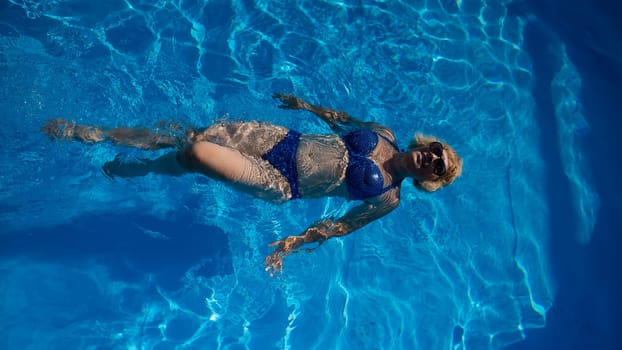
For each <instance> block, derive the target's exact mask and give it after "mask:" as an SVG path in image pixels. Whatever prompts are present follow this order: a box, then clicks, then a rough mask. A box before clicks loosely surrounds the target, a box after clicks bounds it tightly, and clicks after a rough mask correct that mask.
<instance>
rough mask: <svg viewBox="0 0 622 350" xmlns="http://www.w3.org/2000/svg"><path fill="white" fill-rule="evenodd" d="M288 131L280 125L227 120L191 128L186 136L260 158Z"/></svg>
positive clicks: (191, 139) (196, 140)
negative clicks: (199, 128)
mask: <svg viewBox="0 0 622 350" xmlns="http://www.w3.org/2000/svg"><path fill="white" fill-rule="evenodd" d="M288 131H289V130H288V129H287V128H284V127H282V126H278V125H272V124H269V123H260V122H257V121H250V122H228V123H219V124H214V125H211V126H210V127H208V128H206V129H202V130H193V131H192V132H191V133H190V134H189V135H188V137H189V139H190V141H192V142H194V143H196V142H201V141H208V142H211V143H215V144H218V145H221V146H225V147H228V148H233V149H236V150H238V151H240V152H241V153H242V154H245V155H247V156H251V157H259V158H260V157H261V156H263V155H264V154H266V153H268V152H269V151H270V150H271V149H272V148H273V147H274V145H276V144H277V143H279V142H280V141H281V140H282V139H283V138H284V137H285V135H287V132H288Z"/></svg>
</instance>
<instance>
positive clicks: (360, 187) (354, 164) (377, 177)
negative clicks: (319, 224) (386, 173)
mask: <svg viewBox="0 0 622 350" xmlns="http://www.w3.org/2000/svg"><path fill="white" fill-rule="evenodd" d="M378 136H380V137H382V138H383V139H385V140H386V141H387V142H389V143H390V144H391V146H393V148H395V149H396V150H398V151H399V149H398V148H397V145H396V144H395V143H394V142H393V141H391V140H389V139H388V138H386V137H385V136H383V135H378V134H377V133H375V132H373V131H371V130H369V129H359V130H355V131H352V132H350V133H349V134H347V135H346V136H344V137H343V141H344V142H345V144H346V148H347V149H348V155H349V161H348V167H347V168H346V184H347V186H348V192H350V196H351V197H352V199H367V198H370V197H375V196H378V195H381V194H383V193H385V192H387V191H389V190H391V189H393V188H395V187H397V186H398V185H399V183H393V184H390V185H389V186H387V187H382V186H383V185H384V178H383V177H382V172H381V171H380V169H378V166H376V164H375V163H374V162H373V161H372V160H371V159H369V158H367V156H368V155H369V154H370V153H371V152H372V151H373V150H374V148H376V145H377V144H378Z"/></svg>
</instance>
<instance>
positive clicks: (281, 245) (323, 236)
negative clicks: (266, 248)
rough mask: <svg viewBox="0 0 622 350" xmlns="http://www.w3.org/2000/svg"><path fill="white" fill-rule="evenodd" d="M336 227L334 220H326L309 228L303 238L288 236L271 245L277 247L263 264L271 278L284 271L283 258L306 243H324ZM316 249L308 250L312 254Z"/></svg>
mask: <svg viewBox="0 0 622 350" xmlns="http://www.w3.org/2000/svg"><path fill="white" fill-rule="evenodd" d="M333 225H334V222H333V220H331V219H329V220H325V221H321V222H318V223H317V224H315V225H314V226H311V227H309V228H308V229H306V230H305V232H304V233H303V234H302V235H301V236H288V237H285V238H283V239H281V240H278V241H276V242H272V243H270V247H277V248H276V249H275V250H274V252H273V253H272V254H270V255H268V256H267V257H266V258H265V259H264V261H263V263H264V264H265V265H266V271H268V272H270V276H274V274H275V273H277V272H281V271H282V270H283V258H285V256H286V255H289V254H291V253H296V252H297V251H295V249H296V248H298V247H300V246H302V245H303V244H306V243H313V242H318V243H319V244H322V243H324V241H326V240H327V239H328V238H330V235H329V234H328V232H329V230H330V228H331V227H332V226H333ZM313 249H315V248H311V249H307V252H311V251H312V250H313Z"/></svg>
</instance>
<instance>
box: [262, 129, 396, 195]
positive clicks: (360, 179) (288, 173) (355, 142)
mask: <svg viewBox="0 0 622 350" xmlns="http://www.w3.org/2000/svg"><path fill="white" fill-rule="evenodd" d="M300 136H301V134H300V133H299V132H297V131H294V130H289V131H288V132H287V135H285V137H284V138H283V139H282V140H281V141H280V142H279V143H277V144H276V145H275V146H274V147H273V148H272V149H271V150H270V151H269V152H268V153H266V154H264V155H263V156H261V159H264V160H267V161H268V162H269V163H270V164H271V165H272V166H273V167H275V168H276V169H277V170H278V171H279V172H280V173H281V174H282V175H283V176H284V177H285V178H286V179H287V182H288V183H289V186H290V188H291V191H292V197H291V198H290V199H295V198H300V192H299V191H298V169H297V160H296V151H297V149H298V143H299V142H300ZM378 136H380V137H382V138H383V139H385V140H386V141H387V142H388V143H390V144H391V146H393V148H395V149H396V150H398V151H399V149H398V147H397V145H396V144H395V143H394V142H393V141H391V140H389V139H388V138H387V137H385V136H383V135H379V134H377V133H375V132H373V131H371V130H368V129H359V130H355V131H352V132H350V133H349V134H347V135H345V136H344V137H343V141H344V143H345V145H346V149H347V150H348V156H349V160H348V166H347V168H346V184H347V187H348V192H349V193H350V196H351V197H352V199H367V198H370V197H375V196H378V195H381V194H383V193H385V192H387V191H389V190H391V189H393V188H395V187H397V186H398V185H399V183H394V184H391V185H389V186H387V187H382V186H383V185H384V178H383V177H382V172H381V171H380V169H379V168H378V166H376V164H375V163H374V162H373V161H372V160H371V159H369V158H367V156H368V155H369V154H370V153H371V152H372V151H373V150H374V148H376V145H377V144H378Z"/></svg>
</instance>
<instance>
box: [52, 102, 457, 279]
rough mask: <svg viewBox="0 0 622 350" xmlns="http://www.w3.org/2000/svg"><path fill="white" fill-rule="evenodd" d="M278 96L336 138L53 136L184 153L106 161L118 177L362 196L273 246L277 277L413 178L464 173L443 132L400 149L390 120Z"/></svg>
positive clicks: (219, 133) (260, 131)
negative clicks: (301, 252) (311, 246)
mask: <svg viewBox="0 0 622 350" xmlns="http://www.w3.org/2000/svg"><path fill="white" fill-rule="evenodd" d="M273 97H274V98H276V99H278V100H280V101H281V103H282V104H281V105H280V106H279V107H280V108H284V109H303V110H307V111H310V112H313V113H314V114H315V115H317V116H318V117H320V118H321V119H322V120H324V121H325V122H326V123H327V124H328V125H329V126H330V128H331V129H332V130H333V131H335V134H327V135H324V134H301V133H299V132H297V131H294V130H288V129H286V128H284V127H281V126H276V125H271V124H267V123H259V122H256V121H252V122H227V123H221V124H215V125H212V126H210V127H208V128H205V129H195V128H188V130H186V131H185V132H183V133H181V134H182V135H177V136H176V135H175V132H173V131H171V132H168V133H161V132H158V131H156V132H152V131H151V130H148V129H142V128H112V129H106V128H99V127H92V126H83V125H76V124H73V123H69V122H67V121H65V120H63V119H52V120H49V121H48V123H47V124H46V126H45V127H44V132H45V133H46V134H48V135H49V136H50V137H51V138H52V139H70V140H71V139H73V140H79V141H82V142H87V143H94V142H101V141H105V140H110V141H112V142H114V143H116V144H120V145H126V146H131V147H137V148H141V149H148V150H155V149H161V148H177V149H178V150H177V151H175V152H172V153H169V154H166V155H164V156H162V157H160V158H157V159H153V160H140V161H137V162H124V161H122V160H120V159H115V160H114V161H111V162H107V163H105V164H104V167H103V170H104V173H105V174H107V175H108V176H111V177H113V176H119V177H132V176H142V175H146V174H148V173H159V174H167V175H174V176H179V175H182V174H184V173H188V172H198V173H201V174H204V175H207V176H209V177H211V178H215V179H218V180H222V181H226V182H227V183H229V184H231V185H232V186H233V187H235V188H237V189H239V190H241V191H244V192H247V193H250V194H253V195H255V196H257V197H260V198H263V199H266V200H269V201H271V202H275V203H280V202H284V201H287V200H290V199H296V198H314V197H323V196H339V197H344V198H347V199H349V200H360V201H362V203H361V204H360V205H358V206H356V207H354V208H352V209H351V210H350V211H349V212H348V213H346V214H345V215H344V216H343V217H341V218H338V219H336V220H332V219H328V220H324V221H320V222H318V223H316V224H314V225H313V226H311V227H309V228H308V229H306V230H305V231H304V232H303V233H302V234H301V235H298V236H288V237H285V238H283V239H281V240H278V241H276V242H273V243H272V244H271V245H270V246H274V247H276V249H275V251H274V252H273V253H272V254H270V255H269V256H268V257H266V259H265V260H264V263H265V264H266V270H268V271H270V273H274V272H275V271H280V270H282V268H283V258H284V257H285V256H286V255H288V254H290V253H291V252H293V251H294V250H295V249H296V248H299V247H301V246H302V245H304V244H307V243H312V242H317V243H319V244H321V243H322V242H324V241H325V240H327V239H329V238H331V237H338V236H345V235H347V234H349V233H351V232H353V231H354V230H356V229H359V228H361V227H363V226H365V225H366V224H368V223H370V222H371V221H373V220H376V219H378V218H380V217H382V216H384V215H386V214H387V213H389V212H390V211H392V210H393V209H395V208H396V207H397V206H398V204H399V201H400V187H401V183H402V180H403V179H404V178H412V179H413V181H414V184H415V186H416V187H417V188H419V189H421V190H424V191H428V192H432V191H435V190H437V189H439V188H441V187H443V186H446V185H448V184H450V183H452V182H453V181H454V180H455V179H456V178H457V177H458V176H459V175H460V173H461V171H462V159H461V158H460V157H459V156H458V155H457V153H456V152H455V151H454V150H453V149H452V148H451V147H450V146H449V145H447V144H446V143H442V142H440V141H438V140H436V139H435V138H432V137H426V136H422V135H416V136H415V139H414V140H413V141H412V142H411V144H410V146H409V148H408V149H407V150H406V151H400V150H399V149H398V147H397V145H396V144H395V137H394V136H393V132H392V131H391V130H390V129H389V128H388V127H386V126H384V125H381V124H377V123H372V122H364V121H361V120H358V119H355V118H353V117H352V116H350V115H348V114H346V113H344V112H336V111H334V110H332V109H328V108H323V107H320V106H314V105H311V104H309V103H307V102H305V101H303V100H301V99H300V98H297V97H296V96H294V95H291V94H281V93H275V94H274V96H273ZM178 131H179V130H178Z"/></svg>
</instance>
